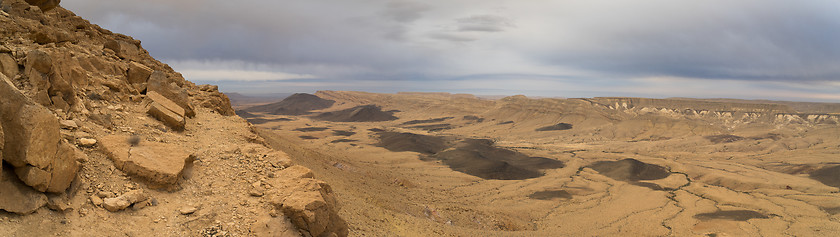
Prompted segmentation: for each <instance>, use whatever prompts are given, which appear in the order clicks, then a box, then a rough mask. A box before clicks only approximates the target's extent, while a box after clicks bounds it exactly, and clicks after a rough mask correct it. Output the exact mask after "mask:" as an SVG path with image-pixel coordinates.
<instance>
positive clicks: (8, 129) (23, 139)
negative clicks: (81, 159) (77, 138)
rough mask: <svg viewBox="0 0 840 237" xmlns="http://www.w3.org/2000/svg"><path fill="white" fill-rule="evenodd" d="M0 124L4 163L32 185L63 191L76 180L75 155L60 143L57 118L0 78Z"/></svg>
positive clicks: (37, 187)
mask: <svg viewBox="0 0 840 237" xmlns="http://www.w3.org/2000/svg"><path fill="white" fill-rule="evenodd" d="M0 125H2V127H3V135H4V139H3V140H4V141H3V143H4V147H3V153H2V155H3V160H5V161H6V162H8V163H9V164H11V165H12V166H13V167H15V168H14V169H15V173H16V174H17V175H18V177H20V179H21V180H23V181H24V183H26V184H27V185H29V186H32V187H34V188H35V189H36V190H38V191H41V192H44V191H49V192H61V191H64V190H65V189H67V187H69V185H70V182H71V181H72V180H73V179H74V178H75V175H76V171H77V170H78V164H77V163H76V157H75V156H76V153H75V152H72V151H73V149H74V148H73V147H71V146H70V145H69V144H67V143H66V142H63V141H62V140H61V136H60V134H59V123H58V117H56V116H55V115H54V114H52V113H51V112H50V111H49V110H48V109H47V108H45V107H43V106H41V105H38V104H36V103H35V102H34V101H32V100H30V99H29V98H28V97H26V96H25V95H24V94H23V93H22V92H21V91H19V90H18V89H17V88H15V86H14V85H12V84H11V82H10V81H9V80H8V78H6V77H5V76H3V75H0Z"/></svg>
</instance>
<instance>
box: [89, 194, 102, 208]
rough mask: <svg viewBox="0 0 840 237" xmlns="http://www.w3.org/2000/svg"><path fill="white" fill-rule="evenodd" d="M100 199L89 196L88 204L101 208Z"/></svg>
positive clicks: (95, 196)
mask: <svg viewBox="0 0 840 237" xmlns="http://www.w3.org/2000/svg"><path fill="white" fill-rule="evenodd" d="M102 202H104V201H102V198H101V197H99V196H97V195H90V203H91V204H93V205H94V206H101V205H102Z"/></svg>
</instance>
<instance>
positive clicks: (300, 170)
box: [274, 165, 315, 180]
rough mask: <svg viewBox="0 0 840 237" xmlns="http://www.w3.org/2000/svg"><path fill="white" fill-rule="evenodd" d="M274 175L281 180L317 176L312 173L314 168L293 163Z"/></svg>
mask: <svg viewBox="0 0 840 237" xmlns="http://www.w3.org/2000/svg"><path fill="white" fill-rule="evenodd" d="M274 176H275V177H277V178H278V179H280V180H297V179H303V178H315V175H314V174H312V170H310V169H309V168H306V167H303V166H300V165H293V166H290V167H288V168H285V169H282V170H280V171H277V173H275V174H274Z"/></svg>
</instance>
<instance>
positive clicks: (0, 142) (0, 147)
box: [0, 82, 6, 175]
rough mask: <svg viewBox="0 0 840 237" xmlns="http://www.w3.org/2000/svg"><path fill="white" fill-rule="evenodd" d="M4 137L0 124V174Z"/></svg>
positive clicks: (0, 170) (1, 171)
mask: <svg viewBox="0 0 840 237" xmlns="http://www.w3.org/2000/svg"><path fill="white" fill-rule="evenodd" d="M0 83H2V82H0ZM4 137H5V135H3V126H0V175H3V146H4V145H5V144H6V141H4Z"/></svg>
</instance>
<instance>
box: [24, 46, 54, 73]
mask: <svg viewBox="0 0 840 237" xmlns="http://www.w3.org/2000/svg"><path fill="white" fill-rule="evenodd" d="M26 67H27V68H30V67H31V68H32V69H35V70H36V71H38V72H40V73H50V71H51V70H52V58H50V55H49V54H47V53H46V52H44V51H41V50H37V49H36V50H32V51H29V53H27V54H26Z"/></svg>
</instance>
